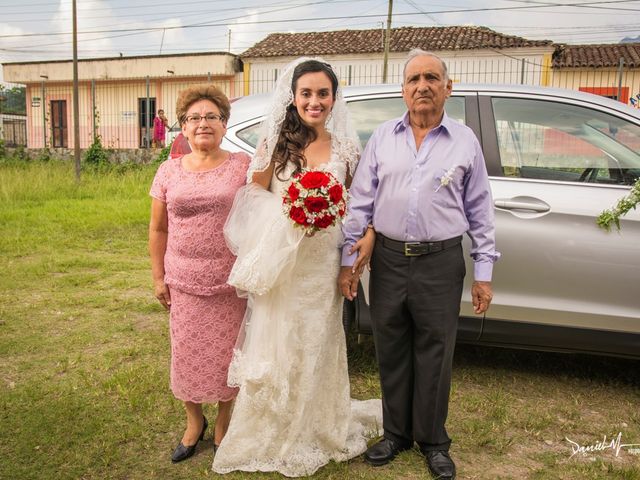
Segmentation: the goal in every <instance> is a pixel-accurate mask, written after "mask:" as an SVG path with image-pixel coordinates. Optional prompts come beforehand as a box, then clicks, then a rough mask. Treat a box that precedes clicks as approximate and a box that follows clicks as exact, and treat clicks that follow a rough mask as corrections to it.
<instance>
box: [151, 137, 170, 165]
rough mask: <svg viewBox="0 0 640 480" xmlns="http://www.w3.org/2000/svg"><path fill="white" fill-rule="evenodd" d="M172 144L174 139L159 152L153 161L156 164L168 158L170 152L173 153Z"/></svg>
mask: <svg viewBox="0 0 640 480" xmlns="http://www.w3.org/2000/svg"><path fill="white" fill-rule="evenodd" d="M172 144H173V141H172V142H171V143H169V145H167V146H166V147H164V148H163V149H162V150H160V153H159V154H158V156H157V157H156V159H155V160H154V161H153V163H155V164H158V163H162V162H164V161H165V160H166V159H167V158H169V153H171V145H172Z"/></svg>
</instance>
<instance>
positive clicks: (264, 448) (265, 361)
mask: <svg viewBox="0 0 640 480" xmlns="http://www.w3.org/2000/svg"><path fill="white" fill-rule="evenodd" d="M336 150H337V148H336V147H335V146H333V147H332V152H333V153H332V155H331V159H330V161H329V162H328V163H326V164H324V165H322V166H321V167H320V169H322V170H325V171H329V172H331V173H332V174H333V175H335V176H336V178H338V180H340V181H341V182H343V183H344V181H345V177H346V172H347V163H346V162H345V161H344V160H342V159H341V158H339V155H338V154H337V153H336ZM290 173H291V168H289V169H288V170H287V171H285V172H284V175H282V176H283V178H289V175H290ZM289 183H290V180H288V181H284V182H283V181H280V180H279V179H278V178H277V177H276V176H275V174H274V176H273V179H272V182H271V187H270V192H267V191H265V190H264V189H261V188H260V187H258V186H256V185H251V184H250V185H248V186H246V187H244V188H243V190H242V191H241V193H240V194H239V195H238V196H237V197H236V203H235V204H234V207H233V209H232V213H231V215H230V217H229V220H228V222H227V225H226V226H225V235H226V236H227V241H228V243H229V244H230V247H231V248H232V250H233V251H234V252H235V253H236V254H237V255H238V259H237V261H236V265H235V266H234V269H233V271H232V273H231V276H230V283H232V284H233V285H235V286H237V287H238V288H239V289H243V290H248V291H249V292H254V293H250V294H249V309H248V312H247V316H246V317H245V328H244V333H241V338H240V340H239V343H238V348H237V349H236V350H235V352H234V358H233V361H232V363H231V367H230V369H229V383H230V384H235V385H238V386H239V387H240V391H239V393H238V396H237V399H236V402H235V407H234V411H233V415H232V419H231V424H230V426H229V430H228V432H227V434H226V436H225V437H224V440H223V441H222V443H221V445H220V447H219V449H218V451H217V453H216V455H215V457H214V461H213V470H214V471H215V472H217V473H227V472H231V471H234V470H244V471H251V472H253V471H265V472H270V471H277V472H280V473H282V474H283V475H286V476H289V477H299V476H305V475H311V474H313V473H314V472H315V471H316V470H318V468H320V467H321V466H323V465H325V464H327V463H328V462H329V461H331V460H335V461H344V460H348V459H350V458H353V457H355V456H357V455H359V454H361V453H362V452H364V451H365V449H366V447H367V445H366V442H367V440H368V439H369V438H372V437H375V436H377V435H378V433H379V431H380V430H381V428H382V412H381V404H380V400H378V399H375V400H367V401H362V402H359V401H356V400H351V398H350V391H349V377H348V372H347V356H346V342H345V336H344V331H343V327H342V321H341V319H342V315H341V312H342V297H341V296H340V294H339V292H338V289H337V278H338V273H339V269H340V249H339V247H340V245H341V240H342V234H341V231H340V225H336V226H334V227H330V228H328V229H326V230H323V231H320V232H317V233H316V234H315V235H313V236H312V237H307V236H304V235H303V233H302V231H301V229H296V228H294V227H293V226H292V223H291V221H290V220H289V219H288V218H286V217H285V215H284V213H283V212H282V195H281V192H282V191H283V190H284V189H285V187H287V186H288V185H289Z"/></svg>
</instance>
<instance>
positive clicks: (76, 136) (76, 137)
mask: <svg viewBox="0 0 640 480" xmlns="http://www.w3.org/2000/svg"><path fill="white" fill-rule="evenodd" d="M79 121H80V106H79V105H78V16H77V12H76V0H73V157H74V158H75V163H76V181H78V182H79V181H80V123H79Z"/></svg>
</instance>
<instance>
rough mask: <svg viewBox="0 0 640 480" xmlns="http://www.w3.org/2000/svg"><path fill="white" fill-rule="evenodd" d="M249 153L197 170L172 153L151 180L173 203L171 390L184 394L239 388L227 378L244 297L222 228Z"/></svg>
mask: <svg viewBox="0 0 640 480" xmlns="http://www.w3.org/2000/svg"><path fill="white" fill-rule="evenodd" d="M249 160H250V159H249V156H248V155H246V154H244V153H232V154H231V155H230V157H229V159H227V160H226V161H225V162H224V163H223V164H221V165H219V166H218V167H216V168H214V169H212V170H207V171H204V172H191V171H187V170H185V169H183V168H182V157H179V158H173V159H169V160H167V161H166V162H164V163H163V164H162V165H160V167H159V168H158V172H157V173H156V176H155V178H154V180H153V184H152V186H151V192H150V194H151V196H152V197H154V198H156V199H158V200H160V201H162V202H164V203H166V205H167V212H168V220H169V235H168V238H167V250H166V253H165V257H164V266H165V282H166V284H167V285H168V286H169V290H170V293H171V312H170V330H171V390H172V391H173V394H174V395H175V397H176V398H178V399H180V400H183V401H190V402H195V403H203V402H207V403H211V402H217V401H220V400H222V401H228V400H231V399H233V398H235V396H236V393H237V389H236V388H231V387H229V386H227V372H228V369H229V362H230V361H231V356H232V351H233V347H234V345H235V342H236V338H237V336H238V330H239V328H240V325H241V323H242V318H243V316H244V312H245V307H246V302H245V300H244V299H240V298H238V296H237V295H236V291H235V289H234V288H233V287H231V286H229V285H227V278H228V276H229V272H230V271H231V267H232V266H233V263H234V261H235V257H234V256H233V255H232V254H231V252H230V251H229V250H228V248H227V246H226V244H225V241H224V236H223V231H222V229H223V227H224V224H225V221H226V219H227V216H228V214H229V211H230V209H231V205H232V204H233V199H234V197H235V193H236V191H237V190H238V188H240V187H241V186H242V185H243V184H244V182H245V177H246V171H247V167H248V165H249Z"/></svg>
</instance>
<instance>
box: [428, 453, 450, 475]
mask: <svg viewBox="0 0 640 480" xmlns="http://www.w3.org/2000/svg"><path fill="white" fill-rule="evenodd" d="M424 456H425V457H426V458H427V467H428V468H429V472H430V473H431V475H433V477H434V478H436V479H438V480H454V479H455V478H456V464H455V463H453V460H451V457H450V456H449V453H448V452H445V451H444V450H431V451H427V452H424Z"/></svg>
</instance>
